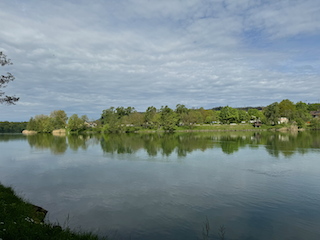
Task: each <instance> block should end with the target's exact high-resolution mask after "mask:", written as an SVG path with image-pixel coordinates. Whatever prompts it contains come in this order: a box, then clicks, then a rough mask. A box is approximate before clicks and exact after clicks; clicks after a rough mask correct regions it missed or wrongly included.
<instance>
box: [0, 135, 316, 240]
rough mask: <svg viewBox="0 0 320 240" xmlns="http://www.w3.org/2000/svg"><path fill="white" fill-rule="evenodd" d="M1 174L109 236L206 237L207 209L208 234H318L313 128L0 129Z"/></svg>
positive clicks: (55, 213)
mask: <svg viewBox="0 0 320 240" xmlns="http://www.w3.org/2000/svg"><path fill="white" fill-rule="evenodd" d="M0 182H1V183H2V184H4V185H6V186H9V185H10V186H12V187H14V189H15V191H16V192H17V193H18V194H20V196H23V197H24V198H25V199H27V200H29V201H30V202H32V203H33V204H35V205H38V206H41V207H43V208H45V209H46V210H48V211H49V213H48V215H47V219H49V220H50V221H51V222H59V223H60V224H61V225H65V226H66V225H68V226H69V227H71V228H73V229H77V230H78V229H82V230H90V231H93V232H94V233H97V234H98V235H100V236H105V235H108V236H110V237H113V236H115V238H114V239H143V240H145V239H203V236H202V234H203V227H204V223H205V222H206V218H207V219H208V222H209V225H210V233H209V235H210V239H219V237H218V228H219V227H220V226H222V225H223V226H224V227H225V228H226V234H225V239H246V240H255V239H261V240H264V239H265V240H270V239H279V240H280V239H281V240H283V239H309V240H312V239H317V240H318V239H319V238H320V132H318V131H307V132H299V133H298V132H296V133H279V132H207V133H174V134H114V135H113V134H109V135H70V136H62V137H58V136H53V135H51V134H37V135H30V136H24V135H22V134H1V135H0ZM0 218H1V216H0ZM0 220H1V219H0Z"/></svg>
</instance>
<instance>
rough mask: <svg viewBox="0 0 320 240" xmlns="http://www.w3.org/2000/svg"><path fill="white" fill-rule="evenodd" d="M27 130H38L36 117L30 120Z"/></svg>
mask: <svg viewBox="0 0 320 240" xmlns="http://www.w3.org/2000/svg"><path fill="white" fill-rule="evenodd" d="M27 130H29V131H36V130H37V122H36V120H35V119H33V117H31V118H30V120H29V122H28V125H27Z"/></svg>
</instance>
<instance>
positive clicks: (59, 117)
mask: <svg viewBox="0 0 320 240" xmlns="http://www.w3.org/2000/svg"><path fill="white" fill-rule="evenodd" d="M50 118H52V120H53V128H54V129H61V128H63V129H64V128H65V127H66V124H67V120H68V116H67V114H66V113H65V111H63V110H54V111H52V112H51V113H50Z"/></svg>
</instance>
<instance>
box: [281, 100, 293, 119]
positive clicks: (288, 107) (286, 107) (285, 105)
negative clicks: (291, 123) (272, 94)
mask: <svg viewBox="0 0 320 240" xmlns="http://www.w3.org/2000/svg"><path fill="white" fill-rule="evenodd" d="M295 110H296V107H295V105H294V103H293V102H291V101H290V100H289V99H283V100H282V101H281V102H280V103H279V114H280V117H287V118H288V119H292V117H293V113H294V112H295Z"/></svg>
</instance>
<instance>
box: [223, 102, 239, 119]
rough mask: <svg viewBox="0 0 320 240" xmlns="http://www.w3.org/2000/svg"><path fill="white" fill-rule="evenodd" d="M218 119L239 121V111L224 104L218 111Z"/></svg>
mask: <svg viewBox="0 0 320 240" xmlns="http://www.w3.org/2000/svg"><path fill="white" fill-rule="evenodd" d="M220 121H221V122H222V123H236V122H238V121H239V113H238V111H237V109H234V108H232V107H229V106H226V107H223V108H222V109H221V111H220Z"/></svg>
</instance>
